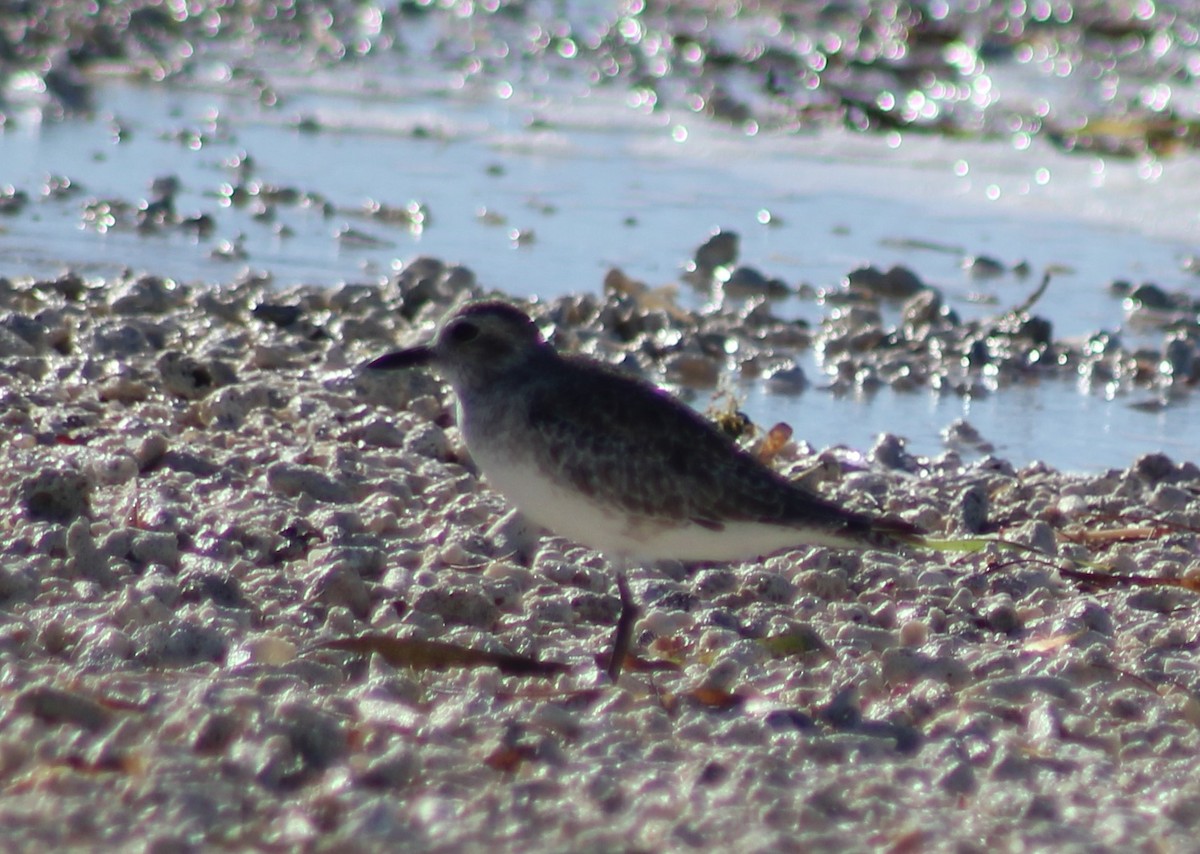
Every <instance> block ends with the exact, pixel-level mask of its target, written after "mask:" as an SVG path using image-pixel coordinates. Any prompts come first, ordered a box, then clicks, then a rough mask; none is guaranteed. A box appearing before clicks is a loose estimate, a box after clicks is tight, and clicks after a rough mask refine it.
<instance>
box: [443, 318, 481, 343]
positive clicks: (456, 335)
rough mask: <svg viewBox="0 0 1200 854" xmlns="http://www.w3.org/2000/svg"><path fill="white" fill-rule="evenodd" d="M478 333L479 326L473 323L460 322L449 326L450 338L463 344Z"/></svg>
mask: <svg viewBox="0 0 1200 854" xmlns="http://www.w3.org/2000/svg"><path fill="white" fill-rule="evenodd" d="M477 335H479V327H478V326H476V325H475V324H474V323H465V322H460V323H456V324H454V325H453V326H452V327H450V340H451V341H453V342H454V343H455V344H465V343H467V342H468V341H470V340H472V339H473V338H475V337H476V336H477Z"/></svg>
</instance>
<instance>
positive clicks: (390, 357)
mask: <svg viewBox="0 0 1200 854" xmlns="http://www.w3.org/2000/svg"><path fill="white" fill-rule="evenodd" d="M431 362H433V348H432V347H409V348H408V349H407V350H397V351H396V352H395V353H388V354H387V355H386V356H380V357H379V358H378V359H372V360H371V361H370V362H367V363H366V364H365V365H363V367H364V368H366V369H367V370H369V371H398V370H400V369H402V368H419V367H421V366H422V365H428V364H430V363H431Z"/></svg>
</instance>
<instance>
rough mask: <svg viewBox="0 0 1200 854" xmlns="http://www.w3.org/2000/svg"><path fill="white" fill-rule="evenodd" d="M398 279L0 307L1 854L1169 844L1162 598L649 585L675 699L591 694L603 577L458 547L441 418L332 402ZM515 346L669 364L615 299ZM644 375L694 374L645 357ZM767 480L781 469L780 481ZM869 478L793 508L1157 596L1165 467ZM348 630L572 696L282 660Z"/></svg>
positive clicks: (451, 450) (408, 402) (423, 390)
mask: <svg viewBox="0 0 1200 854" xmlns="http://www.w3.org/2000/svg"><path fill="white" fill-rule="evenodd" d="M432 269H433V274H432V275H428V276H425V277H423V278H421V277H413V276H409V277H408V278H405V277H404V276H401V277H400V279H399V280H398V281H393V282H390V283H389V284H388V285H386V286H385V287H382V288H378V287H374V286H365V285H347V286H343V287H340V288H333V289H315V288H313V289H307V288H294V289H288V290H283V291H280V290H277V289H274V288H272V287H271V285H270V284H269V283H266V282H261V281H254V280H250V281H245V282H241V283H235V284H231V285H227V286H223V287H219V288H215V289H199V288H190V287H186V286H182V285H177V284H175V283H172V282H169V281H164V280H160V279H155V278H154V277H148V276H143V277H131V278H130V279H128V280H126V281H123V282H105V283H94V282H85V281H83V280H80V279H78V278H75V277H70V276H65V277H63V278H62V279H59V280H57V281H54V282H32V281H22V282H8V281H2V282H0V358H2V359H3V360H4V364H5V367H6V370H5V371H4V372H3V376H2V377H0V399H2V400H3V404H2V405H0V419H2V420H3V431H4V435H5V439H6V441H5V442H4V443H3V448H2V450H0V455H2V456H0V459H2V460H3V462H2V463H0V489H3V491H4V494H5V495H6V496H8V500H7V501H6V502H5V503H4V508H5V510H4V515H3V522H2V523H0V567H2V569H0V624H2V625H3V630H2V632H0V674H2V677H0V692H2V694H3V696H4V698H5V702H4V718H3V725H2V726H0V775H2V779H3V781H4V782H3V786H4V789H3V791H4V797H3V798H2V799H0V821H2V822H3V824H4V826H5V827H6V828H8V833H7V842H6V844H7V846H9V847H10V848H11V849H12V850H46V849H48V848H70V847H76V848H85V847H93V846H95V845H98V844H104V845H106V846H114V847H117V848H121V849H125V850H142V849H145V850H155V851H163V850H167V849H168V848H170V849H172V850H178V849H184V850H190V849H196V850H200V849H202V848H208V847H216V846H225V847H231V848H237V849H242V848H252V847H268V846H279V847H283V846H287V847H293V846H294V847H304V848H309V849H315V850H371V849H386V848H407V849H411V850H446V851H448V850H460V849H462V848H464V847H468V848H469V847H476V848H478V847H483V846H484V845H487V846H489V847H498V848H502V849H505V850H516V849H521V850H528V849H530V848H534V849H538V850H564V849H567V848H570V849H572V850H628V849H644V850H663V849H688V848H724V849H731V848H736V849H738V850H768V849H769V850H808V851H812V850H854V849H866V848H875V849H878V848H890V849H896V850H955V851H973V850H996V849H1001V850H1004V849H1018V848H1023V847H1024V848H1028V847H1034V848H1050V847H1053V848H1055V849H1056V850H1089V851H1092V850H1106V849H1111V850H1118V849H1120V850H1143V849H1151V848H1154V849H1155V850H1164V849H1165V850H1190V849H1192V848H1194V838H1195V829H1196V826H1197V824H1198V823H1200V784H1197V782H1196V780H1195V774H1194V764H1195V756H1196V755H1197V751H1198V750H1200V734H1198V731H1197V727H1198V726H1200V702H1198V701H1197V696H1198V691H1200V672H1198V669H1197V666H1196V662H1195V643H1196V637H1197V630H1198V628H1200V618H1198V617H1197V613H1196V601H1197V600H1196V594H1193V593H1191V592H1188V591H1186V590H1183V589H1177V588H1173V587H1169V586H1154V587H1130V586H1120V587H1117V588H1114V589H1108V590H1093V589H1085V588H1083V587H1081V585H1080V584H1079V583H1076V582H1074V581H1071V580H1070V579H1068V578H1066V577H1064V576H1063V574H1062V573H1061V571H1060V567H1061V566H1063V565H1065V564H1064V563H1062V562H1053V561H1047V562H1037V561H1033V560H1022V559H1018V558H1017V557H1014V556H1013V555H1012V554H1010V553H998V552H995V551H992V550H989V551H987V552H985V553H983V554H976V555H967V556H957V555H953V554H942V553H914V554H905V555H891V554H881V553H867V554H863V555H855V554H845V553H837V552H830V551H825V550H820V549H805V550H798V551H796V552H792V553H788V554H783V555H775V556H772V557H769V558H767V559H765V560H763V561H760V562H751V563H747V564H744V565H733V566H724V565H717V566H684V565H682V564H678V563H670V562H668V563H666V564H664V565H662V566H657V567H642V568H638V569H635V570H634V571H633V572H632V573H631V582H632V584H633V587H634V592H635V593H636V595H637V597H638V598H639V600H640V601H641V602H642V604H643V605H644V607H645V616H644V617H643V619H642V621H641V622H640V623H639V626H638V630H637V632H636V640H637V643H638V645H639V647H640V649H641V652H642V654H643V655H644V656H645V657H646V658H649V659H668V660H670V661H672V662H673V663H674V664H675V665H676V666H677V669H674V670H661V671H649V672H634V673H631V674H629V675H628V676H627V677H625V678H623V680H622V682H621V684H620V686H619V688H615V689H614V688H612V687H611V686H608V685H606V684H605V680H604V678H603V677H602V676H601V674H600V673H599V670H598V668H597V667H596V665H595V663H594V660H593V659H594V656H596V655H597V654H599V653H600V652H602V651H603V649H604V648H605V646H606V644H607V641H608V637H609V633H610V631H611V623H612V620H613V618H614V617H615V614H616V607H617V600H616V595H615V590H614V589H613V586H612V579H611V576H610V573H609V572H608V571H607V568H606V564H605V563H604V561H603V559H602V558H600V557H599V556H598V555H596V554H594V553H591V552H588V551H586V550H583V549H580V548H578V547H576V546H573V545H572V544H570V543H566V542H564V541H562V540H556V539H544V540H542V541H540V542H539V544H538V546H537V548H536V550H535V552H534V554H533V555H532V560H531V562H530V565H529V566H524V565H522V564H521V563H520V562H518V561H516V560H514V559H513V558H512V556H511V555H510V554H509V553H508V551H507V549H506V545H505V543H503V542H497V541H496V540H495V539H492V538H489V537H488V536H486V533H487V531H488V529H489V527H490V526H491V525H492V524H493V523H494V522H495V521H496V520H497V519H498V518H499V517H500V516H501V515H503V513H504V512H505V510H506V508H505V506H504V503H503V501H502V500H501V499H500V498H499V497H498V496H496V495H495V494H493V493H491V492H490V491H489V490H488V489H487V488H486V484H485V483H482V482H481V481H480V480H479V478H478V475H477V473H476V472H475V470H474V468H473V466H472V465H471V464H470V461H469V458H468V457H467V455H466V452H465V449H464V448H463V447H462V444H461V440H460V437H459V436H458V434H457V431H456V430H455V429H454V428H453V426H452V408H451V406H452V401H451V400H450V398H449V396H448V393H447V392H446V390H445V389H443V388H442V386H441V385H440V384H439V383H438V382H437V381H436V380H435V379H433V378H431V377H429V376H427V375H423V374H420V373H412V374H405V375H401V376H397V375H395V374H391V375H388V376H386V377H382V378H379V377H371V376H361V375H359V374H358V373H357V372H356V371H355V370H354V366H356V365H358V364H359V363H360V362H361V361H363V360H364V359H366V358H369V357H371V356H375V355H378V354H380V353H382V352H384V351H385V350H387V349H389V348H391V347H393V346H395V345H396V344H397V343H407V342H409V341H412V340H415V338H416V337H419V336H420V335H421V334H422V329H423V328H424V324H426V322H427V321H429V320H431V319H433V318H436V317H437V316H438V315H439V314H440V313H441V310H442V309H444V308H445V307H446V306H447V305H448V304H449V301H450V300H452V299H455V298H457V297H458V295H459V294H461V293H462V292H463V291H464V289H468V290H469V289H472V288H475V285H474V282H473V277H472V276H471V275H470V274H469V272H468V271H465V270H461V269H454V268H450V269H442V268H440V267H438V266H437V265H436V264H435V266H434V268H432ZM597 305H599V306H600V307H599V309H598V310H595V309H596V306H597ZM540 310H541V311H542V312H543V318H544V319H546V320H547V321H549V322H553V323H554V324H555V327H556V330H557V336H558V337H557V340H558V341H559V342H560V343H561V344H563V345H565V346H571V347H573V348H578V349H582V350H585V351H588V352H594V353H598V354H600V355H604V356H605V357H606V358H610V359H612V360H614V361H620V358H619V355H620V351H621V348H622V347H628V348H629V349H628V351H627V355H628V356H629V357H630V358H632V359H633V360H634V361H637V358H636V357H637V355H638V354H637V353H636V352H634V350H635V349H636V348H635V347H634V346H633V345H632V344H630V341H631V340H634V339H633V338H629V339H627V340H624V341H622V340H621V337H620V336H614V335H612V334H611V330H612V329H614V328H617V327H616V326H614V321H620V322H621V323H624V324H625V326H624V327H623V328H624V330H625V331H626V332H628V330H629V329H630V328H632V327H631V326H630V324H633V325H634V326H638V324H641V325H640V326H638V330H637V331H638V334H644V335H648V336H651V337H653V335H655V334H656V329H657V327H658V326H661V325H663V324H665V325H666V327H668V328H672V327H671V321H670V320H669V319H664V317H661V316H658V315H654V314H651V315H644V316H643V315H639V313H638V311H636V310H634V309H633V308H631V307H630V306H629V305H628V304H627V303H621V302H614V301H612V300H610V301H609V302H608V303H606V304H603V305H601V304H600V301H599V300H598V299H597V298H582V297H579V298H565V299H563V300H560V301H557V302H556V303H553V304H550V305H547V306H544V307H542V308H541V309H540ZM763 311H766V310H765V309H764V310H763ZM639 317H641V318H642V319H641V320H638V318H639ZM414 320H415V321H416V327H414V325H413V321H414ZM680 322H681V323H682V324H683V328H687V323H689V322H691V321H688V320H686V319H685V320H683V321H680ZM714 323H724V324H726V326H727V327H729V328H735V327H738V326H742V327H745V326H746V324H747V320H746V318H745V317H744V316H743V317H738V316H731V317H727V318H718V319H717V320H716V321H714ZM712 328H713V327H712V326H711V325H710V326H709V327H706V330H707V331H710V332H711V330H712ZM763 328H772V329H776V330H777V334H778V335H779V336H783V335H785V333H787V332H788V329H787V327H785V326H782V325H781V326H778V327H771V326H770V325H769V324H767V325H765V326H764V327H763ZM604 330H609V331H608V332H605V331H604ZM634 338H636V336H634ZM763 340H766V339H763ZM780 364H781V362H780ZM656 369H658V370H662V371H663V372H664V375H665V376H667V377H669V378H675V379H679V378H681V377H684V378H686V377H687V376H689V372H696V371H700V372H706V371H708V370H710V369H711V366H709V365H706V364H705V363H704V362H703V361H702V360H700V359H698V358H697V356H696V354H695V353H693V352H690V351H688V350H686V349H681V350H680V351H678V352H676V353H674V354H668V355H666V357H665V358H664V359H663V360H662V361H661V364H659V365H657V367H656ZM793 426H794V427H795V428H796V431H797V436H798V437H802V436H803V433H804V428H803V425H801V424H796V425H793ZM803 450H804V449H803V448H802V447H798V446H795V445H792V446H789V448H787V449H785V451H784V452H783V453H782V454H781V457H780V463H781V465H782V466H783V467H784V468H785V469H787V470H789V471H790V472H792V473H798V472H799V471H800V470H801V469H804V468H806V467H808V466H809V465H811V464H812V463H813V462H814V459H812V458H811V457H807V456H805V455H804V454H803V453H802V452H803ZM825 457H826V459H827V460H831V459H834V458H835V455H832V454H826V455H825ZM868 460H869V465H867V466H866V467H863V468H860V469H858V470H848V471H844V472H840V473H838V474H836V475H831V477H830V479H829V480H828V481H827V482H826V483H824V484H822V486H821V489H822V491H823V492H825V493H826V494H829V495H833V496H836V497H838V498H839V499H840V500H843V501H847V502H849V503H852V504H854V505H855V506H858V507H861V508H863V509H877V510H882V511H884V512H889V513H896V514H899V515H901V516H903V517H905V518H907V519H909V520H910V521H913V522H916V523H918V524H921V525H923V526H925V527H926V528H928V529H930V530H931V531H933V532H934V533H936V534H941V535H946V536H951V537H954V536H960V537H961V536H964V535H968V534H973V533H978V532H981V531H982V532H996V531H999V532H1002V533H1003V534H1004V535H1005V536H1006V537H1008V538H1010V539H1013V540H1016V541H1018V542H1022V543H1025V544H1028V545H1031V546H1034V547H1036V548H1038V549H1039V550H1042V551H1044V552H1046V553H1048V554H1053V555H1073V556H1076V557H1079V558H1084V557H1087V556H1092V557H1096V558H1097V559H1099V560H1101V561H1103V562H1104V563H1105V564H1108V565H1110V566H1111V567H1113V568H1115V569H1116V570H1118V571H1120V572H1124V573H1129V574H1137V575H1142V576H1151V577H1160V578H1188V579H1195V578H1196V566H1197V557H1196V554H1197V533H1196V532H1197V531H1200V469H1197V467H1196V466H1195V465H1194V464H1192V463H1190V462H1183V461H1172V460H1169V459H1167V458H1165V457H1162V456H1160V455H1151V456H1148V457H1143V458H1142V459H1140V460H1138V461H1137V462H1135V463H1134V464H1133V465H1131V466H1130V467H1129V468H1128V469H1127V470H1117V471H1112V472H1108V473H1106V474H1104V475H1100V476H1086V477H1085V476H1078V475H1070V474H1062V473H1058V472H1054V471H1052V470H1049V469H1047V468H1046V467H1044V466H1040V465H1036V464H1035V465H1033V466H1029V467H1026V468H1024V469H1021V470H1014V469H1013V467H1012V466H1010V465H1008V464H1006V463H1005V462H1004V461H1003V460H997V459H993V458H987V459H985V460H984V461H983V462H980V463H971V464H964V463H962V461H961V459H959V457H958V456H957V455H956V454H955V453H953V452H947V453H946V454H944V455H942V456H940V457H938V458H936V459H932V460H914V459H911V458H908V457H906V456H905V455H904V454H903V453H902V449H897V448H896V446H895V445H894V444H889V443H888V442H887V441H883V442H881V443H880V444H879V446H877V448H876V449H874V450H873V452H872V453H871V454H870V455H869V456H868ZM826 468H827V469H836V468H837V467H836V466H832V467H830V466H827V467H826ZM1115 529H1127V530H1126V532H1125V536H1124V537H1123V538H1122V539H1123V540H1125V541H1121V542H1114V543H1111V544H1108V543H1098V542H1097V541H1095V540H1093V541H1091V542H1090V543H1089V544H1088V545H1087V546H1084V545H1074V544H1072V543H1071V542H1069V541H1068V538H1069V537H1076V538H1078V537H1080V536H1085V535H1087V534H1089V533H1093V534H1094V532H1096V531H1101V530H1115ZM368 631H373V632H382V633H386V634H388V635H391V636H395V637H405V638H415V639H428V640H435V639H436V640H442V641H449V642H453V643H456V644H460V645H463V646H467V647H472V648H478V649H483V650H488V651H492V652H509V653H516V654H520V655H528V656H535V657H537V658H539V659H542V660H548V661H555V662H560V663H564V664H567V665H569V666H570V668H571V669H570V671H569V672H568V673H566V674H564V675H560V676H557V677H554V678H552V679H548V680H539V679H530V678H519V677H512V676H504V675H501V674H499V673H498V672H496V671H495V670H494V669H491V668H480V669H476V670H454V669H451V670H446V671H421V670H416V671H414V670H410V669H406V668H396V667H392V666H390V665H388V664H386V663H385V662H383V661H381V660H380V659H379V658H378V657H376V658H373V659H371V660H370V661H369V662H367V661H366V660H364V659H363V658H362V657H359V656H352V655H347V654H344V653H340V652H335V651H332V650H328V649H322V648H321V646H320V645H321V644H322V643H325V642H328V641H332V640H336V639H338V638H346V637H351V636H356V635H360V634H363V633H364V632H368ZM1156 846H1157V848H1156Z"/></svg>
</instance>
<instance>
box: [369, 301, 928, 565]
mask: <svg viewBox="0 0 1200 854" xmlns="http://www.w3.org/2000/svg"><path fill="white" fill-rule="evenodd" d="M414 364H432V365H433V366H435V367H436V368H437V369H438V370H439V371H440V372H441V373H442V374H443V375H444V376H445V377H446V378H447V379H448V380H449V382H450V383H451V385H452V386H453V387H454V390H455V392H456V394H457V395H458V399H459V402H460V422H459V423H460V427H461V429H462V430H463V433H464V437H465V438H466V442H467V447H468V448H470V450H471V452H472V454H473V455H474V456H475V458H476V460H477V462H478V463H479V464H480V467H481V468H482V470H483V471H484V473H485V474H488V475H489V478H491V479H492V480H493V482H494V485H495V486H496V487H497V488H498V489H499V490H500V491H501V492H503V493H505V494H506V495H508V497H509V498H510V500H512V501H513V502H514V503H516V504H517V505H518V506H519V507H521V509H522V510H523V511H525V512H526V514H527V515H529V516H530V518H532V519H534V521H538V522H542V523H543V524H546V525H547V527H550V528H551V529H552V530H555V531H556V532H557V533H561V534H563V535H564V536H568V537H570V538H572V539H576V540H578V541H580V542H582V543H584V544H585V545H590V546H593V547H595V548H598V549H601V550H602V551H609V552H616V553H620V554H630V555H634V556H649V557H679V558H682V559H704V558H711V559H723V558H729V557H733V556H743V557H753V556H754V555H755V554H756V553H761V554H766V553H769V552H771V551H776V550H778V549H779V548H781V547H784V546H786V545H789V544H790V545H803V544H806V543H810V542H811V543H820V544H825V545H838V546H842V547H850V548H867V547H872V546H885V547H887V546H892V545H895V541H894V540H893V539H892V537H893V536H896V537H901V538H903V537H905V536H907V535H912V534H915V533H917V532H916V530H915V529H914V528H912V527H911V526H907V525H905V524H904V523H901V522H895V521H886V522H885V521H876V520H873V519H871V518H870V517H867V516H865V515H862V514H859V513H854V512H852V511H849V510H846V509H844V508H842V507H839V506H838V505H836V504H834V503H832V502H830V501H827V500H826V499H824V498H821V497H819V496H817V495H815V494H813V493H812V492H810V491H808V490H807V489H804V488H803V487H800V486H798V485H796V484H794V483H791V482H789V481H788V480H786V479H785V478H783V477H782V476H780V475H779V474H778V473H776V472H775V471H773V470H771V469H770V468H768V467H767V466H765V465H763V464H762V463H761V462H759V461H758V460H757V459H756V458H754V457H753V456H751V455H750V454H748V453H746V452H744V451H742V450H741V449H739V448H738V447H737V446H736V445H735V444H734V443H733V442H732V441H731V440H729V439H728V438H727V437H725V436H724V435H723V434H722V433H720V431H718V430H717V429H716V428H715V427H714V426H713V425H712V424H710V423H709V422H708V421H706V420H705V419H704V418H703V417H701V416H700V415H699V414H697V413H696V412H695V411H693V410H692V409H690V408H689V407H687V406H685V405H684V404H682V403H680V402H678V401H676V400H675V399H673V398H672V397H670V396H669V395H668V394H667V393H666V392H664V391H662V390H661V389H658V388H656V387H654V386H652V385H650V384H649V383H646V382H643V381H641V380H639V379H636V378H634V377H631V376H629V375H628V374H625V373H622V372H620V371H618V370H616V369H614V368H612V367H609V366H607V365H604V364H602V363H600V362H597V361H595V360H591V359H587V358H584V357H578V356H566V357H564V356H561V355H559V354H558V353H557V352H556V351H555V350H554V348H553V347H552V346H550V345H549V344H548V343H547V342H546V341H545V340H544V339H543V338H542V336H541V334H540V333H539V331H538V329H537V327H536V326H535V325H534V323H533V322H532V321H531V320H530V319H529V318H528V317H527V316H526V315H525V314H524V313H522V312H521V311H519V310H518V309H516V308H514V307H513V306H511V305H509V304H507V303H503V302H494V301H489V302H477V303H471V304H468V305H467V306H465V307H464V308H462V309H460V310H459V311H458V312H456V313H455V314H454V315H453V316H452V317H451V318H450V319H449V320H448V321H447V322H446V323H445V324H444V325H443V327H442V329H441V330H440V332H439V334H438V336H437V338H436V340H435V342H434V343H433V344H432V346H430V347H418V348H413V349H410V350H405V351H401V352H400V353H396V354H392V355H390V356H385V357H383V358H382V359H380V360H376V362H375V363H373V365H374V366H375V367H403V366H409V365H414ZM514 467H525V468H527V469H531V470H536V471H537V472H538V476H539V477H540V478H543V479H545V481H547V482H548V483H549V484H551V485H556V486H558V487H560V488H561V489H562V490H564V491H566V492H568V493H569V492H571V491H573V492H576V493H578V494H579V495H582V496H586V497H588V498H589V499H590V500H591V501H593V502H594V503H595V504H596V505H598V506H599V508H600V509H601V510H602V512H603V515H604V517H605V518H604V519H601V518H597V519H594V520H592V521H591V522H589V520H586V519H580V520H578V524H573V521H574V519H575V517H574V516H572V517H570V518H568V519H566V520H559V524H554V521H555V520H554V519H553V518H552V517H553V516H554V513H553V512H548V511H552V510H555V509H557V507H558V506H559V504H560V502H558V501H554V500H551V499H547V500H546V501H545V502H539V500H538V499H537V498H536V497H530V496H523V495H521V494H519V493H521V492H522V489H521V488H520V486H519V485H517V484H513V486H514V488H512V489H506V488H505V487H506V485H508V484H509V483H510V482H511V481H512V478H511V477H509V476H507V475H508V470H509V469H512V468H514ZM522 498H527V499H529V500H527V501H524V502H523V501H522ZM538 503H546V504H550V505H553V506H552V507H549V508H547V507H539V506H526V505H527V504H535V505H536V504H538ZM736 523H749V524H758V525H763V526H769V527H771V528H775V529H785V530H787V531H788V533H787V534H786V535H782V539H783V540H786V542H781V541H780V536H771V537H766V538H763V539H762V540H761V543H762V551H761V552H754V551H753V548H754V546H755V543H756V542H757V541H758V538H751V542H749V543H748V544H747V545H746V546H744V547H739V546H737V545H735V544H730V549H729V550H725V549H723V548H722V547H720V546H717V547H714V546H712V545H708V544H699V545H697V546H696V547H695V548H694V549H692V548H682V549H681V548H680V547H679V546H676V545H675V540H669V541H663V543H664V547H663V548H659V547H658V546H657V545H656V542H658V541H660V540H661V537H659V536H657V535H656V534H657V532H665V531H675V532H679V531H681V529H690V530H693V531H694V532H695V533H696V534H697V535H699V534H700V533H701V532H708V533H714V534H719V533H721V532H723V531H725V530H726V528H727V527H729V526H731V525H734V524H736ZM564 527H566V528H568V530H563V528H564ZM614 527H616V528H618V529H620V531H621V533H622V534H626V533H627V534H628V536H627V537H626V536H617V535H616V534H614V533H613V530H612V529H613V528H614ZM772 533H775V532H772ZM670 546H674V548H675V552H674V553H672V552H671V548H670ZM714 548H715V550H714Z"/></svg>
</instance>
